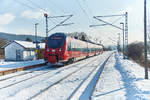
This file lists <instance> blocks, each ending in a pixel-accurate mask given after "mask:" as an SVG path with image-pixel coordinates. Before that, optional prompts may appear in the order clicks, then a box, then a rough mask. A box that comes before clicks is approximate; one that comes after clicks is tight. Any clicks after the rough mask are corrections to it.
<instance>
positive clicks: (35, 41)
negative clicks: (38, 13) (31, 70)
mask: <svg viewBox="0 0 150 100" xmlns="http://www.w3.org/2000/svg"><path fill="white" fill-rule="evenodd" d="M38 24H39V23H35V43H36V59H37V58H38V54H37V52H38V50H37V49H38V44H37V25H38Z"/></svg>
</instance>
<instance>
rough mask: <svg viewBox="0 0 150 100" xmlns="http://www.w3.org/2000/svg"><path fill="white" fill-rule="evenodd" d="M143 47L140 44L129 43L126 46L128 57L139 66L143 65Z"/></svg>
mask: <svg viewBox="0 0 150 100" xmlns="http://www.w3.org/2000/svg"><path fill="white" fill-rule="evenodd" d="M143 51H144V45H143V43H142V42H136V43H131V44H130V45H128V57H130V58H132V59H133V60H134V61H136V62H137V63H140V64H141V65H143V64H144V55H143Z"/></svg>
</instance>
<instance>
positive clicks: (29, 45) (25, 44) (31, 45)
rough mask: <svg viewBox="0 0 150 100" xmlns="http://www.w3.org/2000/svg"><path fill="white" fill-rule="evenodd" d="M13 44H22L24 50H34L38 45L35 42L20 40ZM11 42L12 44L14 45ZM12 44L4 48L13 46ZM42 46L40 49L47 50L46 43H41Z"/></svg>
mask: <svg viewBox="0 0 150 100" xmlns="http://www.w3.org/2000/svg"><path fill="white" fill-rule="evenodd" d="M13 42H16V43H18V44H20V45H21V46H23V47H24V48H30V49H34V48H36V44H35V43H33V42H29V41H18V40H14V41H13ZM13 42H11V43H13ZM11 43H10V42H9V43H8V44H7V45H5V46H4V47H3V48H5V47H6V46H8V45H9V44H11ZM38 45H39V46H40V48H42V49H44V48H45V43H39V44H38Z"/></svg>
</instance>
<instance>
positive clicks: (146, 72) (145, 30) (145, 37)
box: [144, 0, 148, 79]
mask: <svg viewBox="0 0 150 100" xmlns="http://www.w3.org/2000/svg"><path fill="white" fill-rule="evenodd" d="M146 18H147V16H146V0H144V55H145V62H144V63H145V79H148V63H147V23H146V21H147V20H146Z"/></svg>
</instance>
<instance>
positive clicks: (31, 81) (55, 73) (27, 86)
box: [0, 56, 103, 100]
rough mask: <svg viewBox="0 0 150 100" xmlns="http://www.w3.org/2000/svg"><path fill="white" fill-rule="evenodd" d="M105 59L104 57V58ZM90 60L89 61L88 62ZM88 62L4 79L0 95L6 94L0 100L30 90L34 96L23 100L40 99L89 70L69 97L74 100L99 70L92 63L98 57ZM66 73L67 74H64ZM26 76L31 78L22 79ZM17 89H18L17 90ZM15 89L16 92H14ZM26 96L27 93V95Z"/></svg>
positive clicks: (84, 61) (24, 96)
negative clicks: (68, 80)
mask: <svg viewBox="0 0 150 100" xmlns="http://www.w3.org/2000/svg"><path fill="white" fill-rule="evenodd" d="M102 57H103V56H102ZM88 59H89V60H88ZM88 59H86V60H83V61H82V65H80V64H81V63H80V62H76V63H74V64H71V65H67V66H64V67H61V68H57V70H56V69H51V68H49V70H48V69H45V70H48V71H45V70H44V72H42V71H41V72H40V73H38V74H35V75H31V74H32V73H34V72H38V71H35V70H34V71H31V72H29V73H26V74H25V73H24V74H23V73H21V74H22V75H21V76H19V75H17V76H14V77H9V78H7V79H3V80H1V81H0V86H2V87H0V93H3V92H4V95H3V94H2V97H1V96H0V99H3V100H5V99H6V100H7V99H10V98H11V99H12V98H13V97H15V96H18V95H20V94H22V91H23V92H24V91H25V92H29V91H28V90H31V89H32V88H33V89H32V90H33V93H32V94H28V95H23V97H22V98H21V99H22V100H31V99H36V98H38V97H40V96H41V95H42V94H44V93H45V92H47V91H48V90H51V88H53V87H55V86H57V85H59V84H60V83H62V82H63V81H65V80H67V79H69V78H70V77H71V76H73V75H76V73H80V72H81V71H82V72H83V71H84V70H85V69H88V68H89V69H90V70H89V69H88V70H89V72H88V73H87V75H86V76H85V78H84V80H82V82H81V83H80V84H79V85H78V86H77V87H76V89H74V90H73V91H72V92H71V93H70V95H69V96H66V97H68V100H70V99H73V98H74V94H76V93H77V92H78V91H79V90H80V87H82V86H83V85H84V83H85V81H87V80H88V78H89V77H91V75H92V74H93V72H94V71H95V70H97V68H98V67H97V66H93V64H92V63H94V62H95V61H98V60H99V59H97V57H95V58H88ZM63 73H66V74H63ZM26 76H30V77H27V78H26V79H24V78H23V79H22V80H19V81H18V79H21V78H22V77H26ZM13 79H14V80H15V81H14V83H12V82H10V84H8V82H6V83H7V84H6V85H5V86H3V84H1V83H2V82H4V83H5V81H8V80H13ZM16 87H17V88H16ZM13 89H15V90H13ZM8 90H13V91H12V92H11V93H10V94H5V92H6V91H8ZM25 94H26V93H25Z"/></svg>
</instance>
